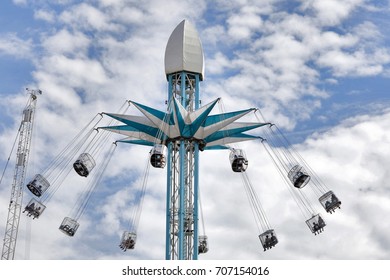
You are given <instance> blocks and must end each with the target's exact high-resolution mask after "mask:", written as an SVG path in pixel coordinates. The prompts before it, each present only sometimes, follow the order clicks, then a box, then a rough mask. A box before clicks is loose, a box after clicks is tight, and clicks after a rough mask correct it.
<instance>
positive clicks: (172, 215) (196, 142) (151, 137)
mask: <svg viewBox="0 0 390 280" xmlns="http://www.w3.org/2000/svg"><path fill="white" fill-rule="evenodd" d="M165 74H166V77H167V80H168V100H167V102H166V104H167V110H166V112H162V111H159V110H156V109H153V108H150V107H147V106H145V105H142V104H139V103H136V102H132V101H130V102H131V103H132V104H133V105H134V106H135V107H136V108H137V109H138V110H139V111H141V113H142V114H143V115H144V117H139V116H129V115H118V114H109V113H105V114H106V115H109V116H110V117H112V118H114V119H116V120H119V121H120V122H122V123H124V124H125V125H121V126H112V127H105V128H104V129H106V130H109V131H112V132H116V133H120V134H123V135H126V136H128V137H127V138H126V139H123V140H119V141H118V142H125V143H131V144H139V145H147V146H152V147H153V149H152V150H151V163H152V165H153V166H154V167H160V168H164V167H165V165H166V170H167V196H166V251H165V258H166V259H167V260H196V259H198V254H199V253H205V252H206V251H207V250H208V249H206V250H203V249H199V248H198V244H199V241H200V237H201V238H202V240H205V239H206V238H207V237H205V236H199V234H198V232H199V226H198V221H199V213H198V212H199V209H198V205H199V204H198V196H199V153H200V151H204V150H209V149H213V150H215V149H229V147H228V146H226V144H230V143H235V142H241V141H245V140H252V139H258V138H259V137H256V136H253V135H248V134H244V133H242V132H244V131H248V130H251V129H254V128H257V127H260V126H263V125H265V124H264V123H246V122H235V121H236V120H238V119H239V118H241V117H243V116H245V115H246V114H248V113H250V112H253V111H255V109H254V108H251V109H246V110H241V111H235V112H230V113H222V114H219V115H209V114H210V112H211V110H212V109H213V108H214V106H215V105H216V103H217V102H219V100H220V99H219V98H218V99H216V100H214V101H212V102H210V103H209V104H206V105H204V106H202V107H200V99H199V84H200V82H201V81H202V80H203V78H204V57H203V49H202V44H201V41H200V39H199V36H198V33H197V31H196V30H195V28H194V27H193V26H192V25H191V24H190V23H189V22H188V21H186V20H183V21H182V22H181V23H180V24H179V25H178V26H177V27H176V28H175V29H174V31H173V32H172V34H171V36H170V38H169V40H168V43H167V47H166V50H165ZM163 151H166V152H165V153H164V152H163ZM159 158H160V159H161V158H162V159H164V160H163V161H158V160H157V161H156V159H159Z"/></svg>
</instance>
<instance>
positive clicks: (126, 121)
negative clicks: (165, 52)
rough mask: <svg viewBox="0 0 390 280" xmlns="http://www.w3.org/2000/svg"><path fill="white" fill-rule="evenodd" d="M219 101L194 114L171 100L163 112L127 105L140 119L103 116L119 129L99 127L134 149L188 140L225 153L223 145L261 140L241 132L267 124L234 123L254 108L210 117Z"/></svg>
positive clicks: (146, 107) (203, 107)
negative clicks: (113, 120)
mask: <svg viewBox="0 0 390 280" xmlns="http://www.w3.org/2000/svg"><path fill="white" fill-rule="evenodd" d="M218 101H219V99H216V100H214V101H212V102H210V103H209V104H206V105H205V106H202V107H201V108H199V109H197V110H195V111H187V110H186V109H185V108H184V107H183V106H182V105H181V104H180V102H179V101H178V100H177V99H176V98H173V99H172V101H171V102H170V104H169V106H168V110H167V112H162V111H159V110H157V109H154V108H151V107H148V106H145V105H142V104H139V103H136V102H133V101H130V102H131V104H133V105H134V106H135V107H136V108H137V109H138V110H139V111H140V112H141V113H142V114H143V116H134V115H122V114H112V113H104V114H105V115H108V116H110V117H112V118H114V119H116V120H118V121H120V122H122V123H123V125H116V126H108V127H101V129H105V130H108V131H111V132H115V133H119V134H122V135H125V136H126V138H124V139H122V140H120V141H118V142H125V143H131V144H138V145H146V146H154V145H155V144H160V143H167V142H169V141H172V140H174V139H191V140H194V141H198V142H200V143H202V146H203V147H204V149H226V148H228V147H227V146H226V145H228V144H231V143H236V142H242V141H246V140H253V139H259V138H261V137H259V136H255V135H250V134H246V133H244V132H246V131H249V130H252V129H255V128H258V127H261V126H263V125H266V124H267V123H260V122H238V121H237V120H239V119H240V118H242V117H243V116H245V115H247V114H248V113H250V112H254V111H255V110H256V109H255V108H250V109H246V110H240V111H234V112H228V113H221V114H216V115H210V113H211V111H212V109H213V108H214V106H215V105H216V103H217V102H218Z"/></svg>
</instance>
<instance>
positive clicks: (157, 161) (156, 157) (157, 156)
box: [150, 144, 166, 168]
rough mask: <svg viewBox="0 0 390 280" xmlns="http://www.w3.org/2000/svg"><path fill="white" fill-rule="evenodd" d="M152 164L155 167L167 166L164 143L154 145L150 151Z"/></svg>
mask: <svg viewBox="0 0 390 280" xmlns="http://www.w3.org/2000/svg"><path fill="white" fill-rule="evenodd" d="M150 164H151V165H152V166H153V167H155V168H164V167H165V164H166V157H165V146H164V145H161V144H158V145H154V147H153V149H152V150H151V151H150Z"/></svg>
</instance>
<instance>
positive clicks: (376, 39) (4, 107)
mask: <svg viewBox="0 0 390 280" xmlns="http://www.w3.org/2000/svg"><path fill="white" fill-rule="evenodd" d="M389 8H390V3H389V1H368V0H342V1H338V0H327V1H320V0H318V1H316V0H301V1H277V0H268V1H267V0H262V1H249V0H248V1H244V0H242V1H201V0H200V1H177V0H171V1H164V4H162V2H161V1H153V0H151V1H130V0H115V1H114V0H89V1H88V0H87V1H74V0H57V1H53V0H51V1H48V0H34V1H28V0H14V1H2V2H1V3H0V100H1V102H0V120H1V125H0V147H1V148H0V161H1V166H4V165H5V163H6V160H7V158H8V154H9V152H10V150H11V147H12V143H13V140H14V137H15V134H16V132H17V129H18V126H19V123H20V118H21V111H22V109H23V107H24V105H25V103H26V100H27V95H26V91H25V90H24V89H25V88H26V87H30V88H39V89H41V90H42V91H43V95H42V96H40V97H39V100H38V109H37V115H36V118H37V119H36V130H35V135H36V136H35V138H34V143H33V154H32V156H31V159H30V162H31V165H30V166H29V170H28V176H27V179H29V178H31V177H32V176H33V175H34V174H35V173H39V172H40V171H42V170H43V169H44V168H46V167H47V163H48V162H49V161H50V160H51V159H52V158H53V157H55V156H56V155H57V154H58V152H59V151H60V150H61V149H62V148H63V147H65V145H66V144H68V143H69V141H71V139H72V138H73V137H74V136H75V135H76V134H77V132H78V131H79V130H80V129H82V128H83V127H84V126H85V124H86V123H87V122H88V121H90V120H91V119H92V118H93V117H94V116H95V115H96V114H97V113H99V112H116V111H117V110H118V108H119V107H120V106H121V105H122V104H123V103H124V101H125V100H127V99H131V100H134V101H136V102H140V103H143V104H146V105H148V106H152V107H155V108H158V109H160V110H164V107H165V104H164V102H165V99H166V96H167V82H166V79H165V73H164V52H165V46H166V43H167V41H168V38H169V36H170V34H171V32H172V31H173V29H174V28H175V27H176V26H177V25H178V24H179V23H180V22H181V21H182V20H183V19H188V20H189V21H191V23H192V24H193V25H194V26H195V27H196V29H197V30H198V32H199V35H200V38H201V40H202V43H203V48H204V52H205V80H204V81H203V82H202V83H201V99H202V103H203V104H206V103H208V102H210V101H211V100H214V99H215V98H218V97H222V99H223V104H224V107H225V109H226V110H227V111H233V110H239V109H245V108H250V107H258V108H260V109H261V111H262V112H263V114H264V116H265V117H266V118H267V119H268V120H270V121H272V122H274V123H276V124H278V125H279V127H280V128H282V129H283V130H284V132H285V135H286V136H287V137H288V138H289V139H290V141H291V142H292V143H293V144H294V145H295V146H296V148H297V149H298V150H299V152H300V153H301V155H302V156H303V157H304V158H305V159H306V161H307V162H308V163H309V164H310V165H311V167H312V168H313V169H314V170H315V171H316V172H317V174H318V175H319V176H320V177H321V179H322V181H324V182H325V183H326V184H327V185H328V186H329V187H330V188H331V189H332V190H333V191H334V192H335V193H336V194H337V195H338V197H339V198H340V199H341V200H342V203H343V204H342V209H341V210H340V211H336V213H335V214H332V215H330V214H326V213H324V210H323V209H321V207H320V205H319V203H318V202H316V204H315V206H316V208H317V210H318V212H319V213H321V214H322V215H323V216H324V218H325V221H326V222H327V224H328V225H327V227H326V228H325V231H324V233H322V234H320V235H318V236H314V235H313V234H312V233H311V232H310V231H309V229H308V227H307V226H306V224H305V220H304V218H303V217H302V215H301V213H300V211H299V208H298V206H297V205H296V204H295V202H294V200H293V199H292V197H291V196H290V194H289V192H288V191H287V190H286V187H285V186H284V183H283V181H282V179H281V178H280V176H279V175H278V173H277V171H276V169H275V167H274V166H273V165H272V161H271V160H270V158H269V157H268V156H267V154H266V152H265V151H264V149H263V146H262V145H261V143H259V142H246V143H243V144H240V147H242V148H244V149H245V151H246V153H247V155H248V159H249V168H248V170H247V172H248V176H249V178H250V179H251V181H252V183H253V185H254V186H255V188H256V191H257V192H258V195H259V197H260V200H261V203H262V205H263V207H264V209H265V211H266V213H267V216H268V219H269V221H270V223H271V224H272V226H273V228H274V229H275V230H276V233H277V235H278V238H279V242H280V243H279V244H278V245H277V246H276V247H275V248H273V249H272V250H270V251H267V252H263V250H262V248H261V245H260V242H259V240H258V237H257V236H258V234H259V232H258V229H257V227H256V225H255V222H254V219H253V216H252V213H251V209H250V206H249V203H248V200H247V197H246V194H245V191H244V187H243V185H242V181H241V178H239V177H240V175H239V174H234V173H233V172H231V169H230V166H229V161H228V152H226V151H210V152H204V153H202V154H201V157H200V160H201V173H200V174H201V175H200V176H201V179H200V188H201V199H202V206H203V215H204V223H205V231H206V234H207V236H208V238H209V246H210V251H209V252H208V253H207V254H204V255H201V256H200V258H201V259H390V237H389V235H388V233H389V232H390V224H389V223H388V222H387V218H386V217H388V216H389V215H390V183H389V180H388V178H387V177H388V175H389V174H390V172H389V171H390V148H389V147H390V132H389V131H390V109H389V108H390V106H389V105H390V97H389V93H388V88H389V85H390V79H389V78H390V72H389V66H390V65H389V63H390V37H389V36H388V30H389V27H390V19H389V18H388V14H389ZM129 113H131V114H136V113H137V112H136V111H135V109H134V108H132V109H130V111H129ZM215 113H219V112H218V109H216V112H215ZM256 133H257V134H258V135H261V128H260V129H258V130H257V131H256ZM119 138H120V136H118V137H114V138H113V139H114V140H115V139H119ZM148 152H149V148H147V147H135V146H130V145H125V144H122V145H119V146H118V148H117V149H116V151H115V154H114V157H113V159H112V161H111V163H110V166H109V168H108V170H107V173H106V174H105V176H104V180H103V182H102V184H101V185H100V186H98V188H97V189H96V192H95V193H94V194H93V196H92V197H91V201H90V205H89V207H88V209H87V211H86V212H85V213H84V215H83V216H82V217H81V219H80V220H79V222H80V228H79V230H78V231H77V233H76V235H75V236H74V237H72V238H70V237H68V236H66V235H64V234H63V233H61V232H60V231H59V230H58V226H59V225H60V223H61V221H62V219H63V218H64V217H65V216H67V215H68V214H69V213H70V211H71V209H72V207H73V205H74V203H75V201H76V199H77V197H78V196H79V195H80V193H82V191H83V190H84V189H85V186H86V180H82V179H83V178H81V179H80V178H78V177H77V175H75V174H74V173H71V174H70V175H69V176H68V177H67V181H66V182H64V184H63V185H62V186H61V187H60V189H59V190H58V191H57V192H56V193H55V195H54V196H53V198H52V199H51V200H50V201H49V202H48V204H47V209H46V210H45V212H44V213H43V215H42V216H41V217H40V218H39V219H38V220H34V221H32V220H31V218H26V217H25V216H24V215H22V217H21V223H20V229H19V238H18V246H17V252H16V257H15V258H16V259H26V258H29V259H43V260H46V259H163V258H164V257H165V252H164V251H165V181H166V179H165V170H157V169H153V168H151V170H150V176H149V182H148V187H147V195H146V197H145V202H144V208H143V212H142V216H141V220H140V225H139V228H138V240H137V244H136V249H135V250H134V251H127V252H125V253H124V252H122V251H121V250H120V249H119V247H118V244H119V240H120V236H121V234H122V232H123V230H126V226H127V221H128V217H129V215H130V213H131V210H132V209H134V207H133V206H134V201H135V199H136V190H137V189H139V188H140V186H141V184H142V176H143V170H144V167H145V162H146V160H147V156H148ZM13 158H14V157H13ZM13 158H12V160H14V159H13ZM12 169H13V162H12V163H11V164H10V167H9V169H8V170H7V173H6V177H5V178H4V179H3V182H2V184H1V186H0V232H1V233H2V234H3V233H4V228H5V224H6V217H7V212H8V204H9V197H10V190H11V180H12ZM308 191H309V190H308ZM30 198H31V195H30V194H29V193H28V191H26V193H25V197H24V204H25V203H27V201H28V200H29V199H30ZM314 203H315V202H314ZM2 238H3V237H2Z"/></svg>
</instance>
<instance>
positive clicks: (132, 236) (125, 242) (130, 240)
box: [119, 231, 137, 252]
mask: <svg viewBox="0 0 390 280" xmlns="http://www.w3.org/2000/svg"><path fill="white" fill-rule="evenodd" d="M136 240H137V234H136V233H135V232H130V231H125V232H124V233H123V234H122V239H121V244H119V248H121V249H122V250H123V251H124V252H126V250H128V249H129V250H134V247H135V242H136Z"/></svg>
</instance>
